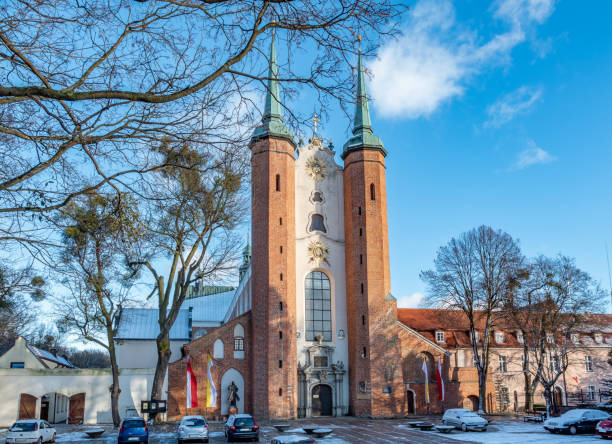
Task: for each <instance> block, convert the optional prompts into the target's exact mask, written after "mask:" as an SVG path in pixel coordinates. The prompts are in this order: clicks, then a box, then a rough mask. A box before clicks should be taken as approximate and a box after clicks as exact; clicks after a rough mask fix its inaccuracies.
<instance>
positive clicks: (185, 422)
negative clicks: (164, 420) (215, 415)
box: [178, 415, 208, 443]
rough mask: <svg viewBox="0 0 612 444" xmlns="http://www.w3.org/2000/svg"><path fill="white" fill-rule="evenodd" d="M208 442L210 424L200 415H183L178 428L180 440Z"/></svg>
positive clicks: (180, 441)
mask: <svg viewBox="0 0 612 444" xmlns="http://www.w3.org/2000/svg"><path fill="white" fill-rule="evenodd" d="M185 441H204V442H208V424H207V423H206V419H204V417H203V416H200V415H191V416H183V419H182V420H181V423H180V424H179V428H178V442H179V443H182V442H185Z"/></svg>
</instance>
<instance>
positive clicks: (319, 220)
mask: <svg viewBox="0 0 612 444" xmlns="http://www.w3.org/2000/svg"><path fill="white" fill-rule="evenodd" d="M308 231H322V232H323V233H327V230H326V229H325V224H324V223H323V216H321V215H320V214H313V215H312V216H310V227H309V228H308Z"/></svg>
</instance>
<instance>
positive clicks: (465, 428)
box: [461, 423, 467, 432]
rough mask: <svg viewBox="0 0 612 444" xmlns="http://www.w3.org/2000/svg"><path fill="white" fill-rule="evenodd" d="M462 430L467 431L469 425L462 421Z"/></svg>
mask: <svg viewBox="0 0 612 444" xmlns="http://www.w3.org/2000/svg"><path fill="white" fill-rule="evenodd" d="M461 430H462V431H464V432H467V426H466V425H465V423H461Z"/></svg>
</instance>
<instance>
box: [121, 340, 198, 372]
mask: <svg viewBox="0 0 612 444" xmlns="http://www.w3.org/2000/svg"><path fill="white" fill-rule="evenodd" d="M185 343H186V341H170V351H171V352H172V355H170V362H174V361H178V360H179V359H181V356H182V355H181V348H182V347H183V344H185ZM117 364H118V365H119V368H122V369H123V368H155V365H156V364H157V344H156V343H155V340H154V339H150V340H136V339H121V340H119V341H117Z"/></svg>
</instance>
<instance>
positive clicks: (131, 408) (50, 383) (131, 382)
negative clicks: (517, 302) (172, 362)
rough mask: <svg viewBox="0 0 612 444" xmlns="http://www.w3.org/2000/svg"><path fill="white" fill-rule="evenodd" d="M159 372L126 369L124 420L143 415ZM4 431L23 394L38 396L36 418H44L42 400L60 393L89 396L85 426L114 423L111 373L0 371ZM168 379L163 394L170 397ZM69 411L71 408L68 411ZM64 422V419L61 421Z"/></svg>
mask: <svg viewBox="0 0 612 444" xmlns="http://www.w3.org/2000/svg"><path fill="white" fill-rule="evenodd" d="M154 373H155V369H134V370H133V369H122V370H121V375H120V377H119V384H120V386H121V395H120V397H119V414H120V415H121V417H125V416H134V415H138V414H140V401H143V400H147V399H148V398H149V396H150V393H151V386H152V384H153V375H154ZM0 381H2V384H0V399H2V403H0V427H6V426H10V425H11V424H12V423H13V422H14V421H15V420H16V419H17V416H18V414H19V399H20V395H21V393H27V394H29V395H32V396H35V397H36V398H38V399H37V405H36V415H37V417H40V402H41V399H40V398H41V397H42V396H43V395H46V394H52V393H59V394H61V395H64V396H67V397H70V396H72V395H76V394H78V393H85V411H84V419H83V422H84V423H86V424H98V423H111V422H112V417H111V405H110V402H111V398H110V391H109V387H110V385H111V383H112V377H111V371H110V370H109V369H102V370H91V369H90V370H73V369H44V370H34V369H0ZM167 387H168V384H167V378H166V381H165V382H164V387H163V393H164V394H166V393H167ZM68 408H69V407H68ZM60 420H61V418H60Z"/></svg>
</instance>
